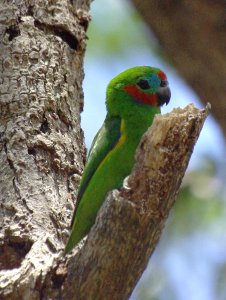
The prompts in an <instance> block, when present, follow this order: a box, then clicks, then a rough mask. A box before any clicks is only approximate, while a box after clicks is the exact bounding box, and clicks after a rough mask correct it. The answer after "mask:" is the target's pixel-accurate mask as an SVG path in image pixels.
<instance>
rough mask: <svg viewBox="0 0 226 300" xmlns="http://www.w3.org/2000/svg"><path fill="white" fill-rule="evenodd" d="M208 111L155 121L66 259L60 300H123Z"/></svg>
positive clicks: (152, 242)
mask: <svg viewBox="0 0 226 300" xmlns="http://www.w3.org/2000/svg"><path fill="white" fill-rule="evenodd" d="M208 111H209V106H207V108H206V109H202V110H199V109H197V108H195V107H194V106H193V105H189V106H187V107H186V108H185V109H175V110H174V111H173V112H172V113H169V114H166V115H163V116H157V117H156V118H155V120H154V123H153V125H152V126H151V128H150V129H149V130H148V132H147V133H146V134H145V135H144V137H143V139H142V141H141V143H140V146H139V147H138V151H137V154H136V164H135V166H134V169H133V171H132V174H131V176H130V177H129V178H128V179H127V180H126V181H125V183H124V187H123V188H122V189H121V190H120V191H113V192H111V193H110V194H109V196H108V197H107V199H106V200H105V202H104V204H103V206H102V208H101V210H100V212H99V214H98V217H97V220H96V223H95V225H94V226H93V227H92V229H91V231H90V233H89V235H88V238H87V240H86V242H85V244H84V246H82V248H81V249H80V250H79V249H76V250H75V251H74V255H72V256H71V257H69V259H68V261H67V266H68V267H67V268H68V269H67V271H66V270H65V272H63V273H64V275H65V282H64V284H63V294H62V295H63V298H64V299H128V297H129V295H130V294H131V292H132V290H133V288H134V286H135V284H136V282H137V280H138V279H139V277H140V276H141V274H142V272H143V271H144V269H145V267H146V265H147V263H148V259H149V257H150V255H151V254H152V252H153V250H154V248H155V246H156V244H157V242H158V240H159V237H160V234H161V231H162V229H163V227H164V224H165V221H166V218H167V216H168V214H169V211H170V209H171V207H172V205H173V203H174V201H175V197H176V194H177V192H178V189H179V187H180V184H181V181H182V178H183V176H184V173H185V170H186V168H187V165H188V162H189V159H190V156H191V154H192V151H193V147H194V145H195V143H196V140H197V138H198V136H199V133H200V131H201V129H202V126H203V123H204V121H205V119H206V117H207V115H208ZM80 247H81V245H80ZM78 248H79V247H78ZM76 252H77V253H76ZM61 269H62V266H61ZM59 273H60V270H59Z"/></svg>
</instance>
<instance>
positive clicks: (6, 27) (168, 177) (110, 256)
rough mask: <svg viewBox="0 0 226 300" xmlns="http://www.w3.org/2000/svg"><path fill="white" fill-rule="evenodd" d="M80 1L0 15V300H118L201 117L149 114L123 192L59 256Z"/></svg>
mask: <svg viewBox="0 0 226 300" xmlns="http://www.w3.org/2000/svg"><path fill="white" fill-rule="evenodd" d="M88 10H89V1H88V0H87V1H77V2H75V1H74V2H72V1H66V0H58V1H53V2H52V1H50V0H49V1H46V0H45V1H44V0H39V1H32V0H30V1H26V2H25V1H22V0H21V1H19V0H17V1H16V0H15V1H12V2H11V3H10V4H9V2H8V1H5V2H4V4H1V5H0V20H1V27H0V34H1V40H0V41H1V44H0V48H1V51H0V55H1V64H0V68H1V89H0V105H1V106H0V109H1V119H0V122H1V123H0V162H1V170H0V204H1V211H0V213H1V218H0V222H1V235H0V239H1V242H0V243H1V244H0V245H1V248H0V268H1V271H0V299H29V300H30V299H127V298H128V296H129V295H130V294H131V292H132V290H133V288H134V286H135V284H136V282H137V280H138V278H139V277H140V275H141V274H142V272H143V270H144V268H145V267H146V264H147V261H148V258H149V256H150V255H151V253H152V252H153V249H154V248H155V246H156V243H157V242H158V239H159V236H160V233H161V230H162V228H163V225H164V223H165V220H166V218H167V215H168V213H169V211H170V208H171V206H172V204H173V203H174V200H175V195H176V193H177V191H178V188H179V185H180V183H181V180H182V177H183V175H184V172H185V170H186V167H187V164H188V161H189V158H190V155H191V153H192V149H193V146H194V144H195V142H196V140H197V137H198V135H199V132H200V130H201V128H202V125H203V122H204V120H205V118H206V116H207V113H208V111H207V110H201V111H200V110H197V109H195V108H194V107H192V106H189V107H187V108H186V109H185V110H180V109H178V110H176V111H174V112H173V113H171V114H168V115H165V116H159V117H158V118H156V119H155V121H154V124H153V126H152V127H151V129H150V130H149V132H148V133H147V134H146V135H145V136H144V138H143V140H142V142H141V144H140V147H139V150H138V152H137V163H136V165H135V167H134V170H133V173H132V175H131V176H130V177H129V179H128V180H127V182H126V185H125V186H124V187H123V188H122V189H121V190H120V191H114V192H113V193H109V196H108V198H107V200H106V201H105V203H104V205H103V207H102V208H101V210H100V212H99V214H98V217H97V220H96V223H95V225H94V226H93V228H92V229H91V231H90V234H89V235H88V238H87V239H85V240H84V241H83V242H82V243H80V244H79V245H78V246H77V247H76V248H75V249H74V251H73V252H72V254H70V255H67V256H65V255H64V252H63V251H62V250H63V249H64V245H65V242H66V240H67V238H68V236H69V230H68V229H69V224H70V219H71V215H72V211H73V207H74V204H73V203H74V201H75V199H74V196H73V195H74V192H75V191H76V189H77V186H78V181H79V178H80V175H81V173H82V168H83V164H84V161H85V150H84V149H85V148H84V144H83V134H82V132H81V129H80V116H79V114H80V111H81V109H82V104H83V94H82V88H81V86H82V79H83V56H84V49H85V30H86V28H87V24H88V21H89V14H88Z"/></svg>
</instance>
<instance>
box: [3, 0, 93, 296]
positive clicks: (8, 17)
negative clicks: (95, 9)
mask: <svg viewBox="0 0 226 300" xmlns="http://www.w3.org/2000/svg"><path fill="white" fill-rule="evenodd" d="M89 2H90V1H89V0H87V1H74V4H73V1H69V0H63V1H62V0H57V1H51V0H37V1H32V0H29V1H22V0H14V1H1V4H0V62H1V63H0V116H1V117H0V165H1V169H0V270H1V273H0V298H1V299H4V298H5V299H40V298H41V293H42V292H41V286H42V284H43V281H44V279H45V276H46V274H47V273H48V272H51V269H52V268H53V266H54V262H55V260H57V257H58V256H59V250H60V249H62V248H63V247H64V243H65V240H66V239H67V234H66V233H67V231H66V228H67V227H68V226H69V223H70V218H71V211H72V210H73V201H72V200H73V199H72V194H71V191H72V190H74V189H75V188H76V186H77V182H78V179H79V178H78V177H79V175H80V174H81V172H82V168H83V163H84V159H85V150H84V149H85V148H84V144H83V134H82V132H81V130H80V111H81V109H82V106H83V94H82V87H81V86H82V80H83V56H84V50H85V39H86V36H85V31H86V28H87V25H88V21H89V15H88V10H89Z"/></svg>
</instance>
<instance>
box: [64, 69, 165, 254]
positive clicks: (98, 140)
mask: <svg viewBox="0 0 226 300" xmlns="http://www.w3.org/2000/svg"><path fill="white" fill-rule="evenodd" d="M170 96H171V93H170V89H169V86H168V81H167V77H166V75H165V74H164V72H162V71H161V70H160V69H157V68H152V67H149V66H139V67H134V68H130V69H128V70H126V71H124V72H122V73H120V74H119V75H118V76H116V77H115V78H113V79H112V80H111V81H110V83H109V85H108V87H107V95H106V108H107V115H106V118H105V121H104V123H103V125H102V127H101V128H100V130H99V131H98V132H97V134H96V136H95V138H94V140H93V143H92V146H91V149H90V151H89V155H88V160H87V164H86V166H85V168H84V172H83V176H82V179H81V182H80V186H79V190H78V197H77V203H76V208H75V211H74V215H73V218H72V231H71V235H70V238H69V240H68V243H67V245H66V248H65V252H66V253H67V252H69V251H71V250H72V249H73V248H74V247H75V246H76V245H77V244H78V242H79V241H81V239H82V238H83V237H84V236H85V235H86V234H87V233H88V232H89V231H90V228H91V227H92V225H93V224H94V223H95V219H96V216H97V213H98V211H99V209H100V207H101V205H102V203H103V201H104V199H105V196H106V194H107V192H109V191H111V190H113V189H117V188H120V187H121V186H122V184H123V180H124V178H125V177H126V176H128V175H129V174H130V172H131V170H132V167H133V165H134V162H135V158H134V156H135V151H136V148H137V146H138V144H139V142H140V139H141V137H142V135H143V134H144V133H145V132H146V131H147V129H148V127H149V126H150V125H151V124H152V122H153V119H154V116H155V115H156V114H159V113H160V106H161V105H163V104H164V103H166V104H168V102H169V100H170Z"/></svg>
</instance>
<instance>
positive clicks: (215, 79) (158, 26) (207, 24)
mask: <svg viewBox="0 0 226 300" xmlns="http://www.w3.org/2000/svg"><path fill="white" fill-rule="evenodd" d="M132 2H133V3H134V5H135V7H136V8H137V10H138V11H139V12H140V14H141V16H142V17H143V18H144V20H145V22H146V23H147V25H149V26H150V28H151V30H152V31H153V32H154V33H155V35H156V37H157V38H158V40H159V43H160V46H161V48H162V50H163V53H164V55H165V56H166V57H167V58H168V59H169V61H170V62H171V63H172V64H173V65H174V67H175V68H176V69H177V71H178V72H179V73H180V74H181V75H182V76H183V77H184V78H185V79H186V81H187V82H188V84H189V85H190V86H191V87H192V88H193V89H194V90H195V92H196V93H197V94H198V96H199V97H200V99H201V101H203V102H204V103H207V102H210V103H211V105H212V113H213V115H214V117H215V118H216V120H217V121H218V122H219V125H220V126H221V128H222V130H223V132H224V135H225V136H226V122H225V114H226V107H225V95H226V84H225V80H224V78H225V77H226V60H225V53H226V3H225V1H224V0H216V1H211V0H197V1H188V0H180V1H176V0H167V1H158V0H152V1H150V0H143V1H140V0H132Z"/></svg>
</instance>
